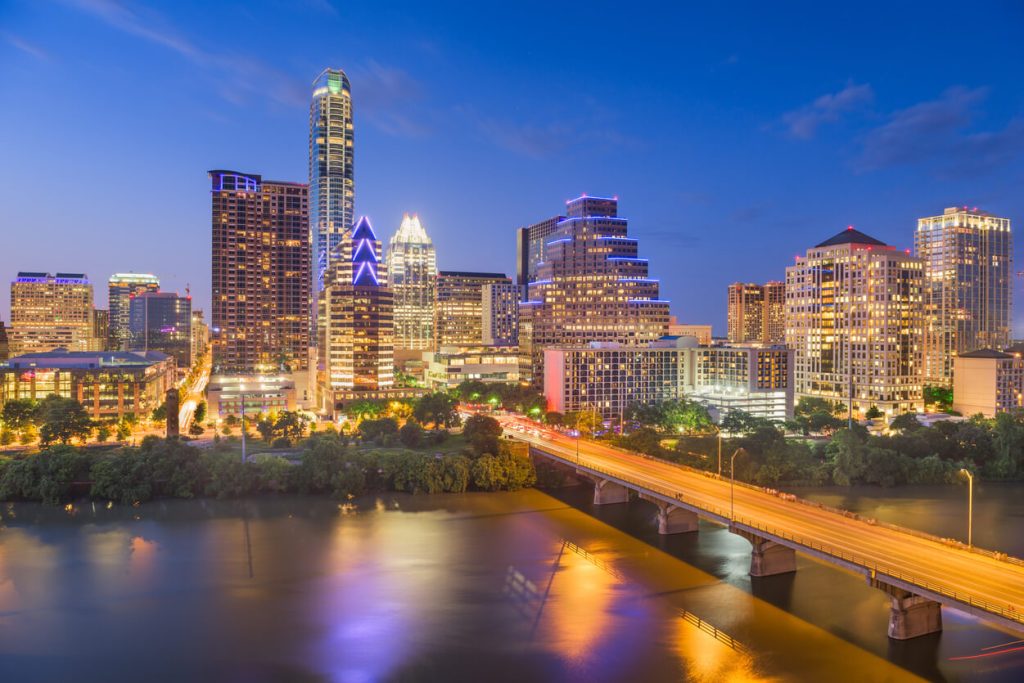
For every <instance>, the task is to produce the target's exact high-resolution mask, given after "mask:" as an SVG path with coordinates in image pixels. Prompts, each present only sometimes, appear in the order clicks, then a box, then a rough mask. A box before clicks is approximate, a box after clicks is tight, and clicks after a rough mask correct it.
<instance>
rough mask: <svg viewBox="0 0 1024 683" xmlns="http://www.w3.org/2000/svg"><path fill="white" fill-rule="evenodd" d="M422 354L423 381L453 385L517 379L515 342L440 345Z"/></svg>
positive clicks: (430, 384)
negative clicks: (508, 343) (436, 349)
mask: <svg viewBox="0 0 1024 683" xmlns="http://www.w3.org/2000/svg"><path fill="white" fill-rule="evenodd" d="M423 355H424V361H425V368H424V375H425V380H426V385H427V387H428V388H430V389H432V390H440V389H454V388H456V387H457V386H459V384H461V383H462V382H466V381H468V380H474V381H478V382H501V383H513V384H514V383H517V382H519V350H518V349H517V348H516V347H515V346H443V347H441V349H439V350H438V351H429V352H427V353H425V354H423Z"/></svg>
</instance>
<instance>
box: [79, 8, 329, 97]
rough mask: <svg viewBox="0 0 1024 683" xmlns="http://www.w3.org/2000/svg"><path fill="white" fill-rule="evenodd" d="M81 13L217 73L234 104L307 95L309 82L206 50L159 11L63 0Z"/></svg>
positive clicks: (249, 59) (223, 91)
mask: <svg viewBox="0 0 1024 683" xmlns="http://www.w3.org/2000/svg"><path fill="white" fill-rule="evenodd" d="M65 2H66V3H67V4H68V5H70V6H72V7H75V8H76V9H78V10H81V11H82V12H85V13H87V14H89V15H91V16H93V17H94V18H96V19H98V20H100V21H102V22H104V23H106V24H107V25H108V26H110V27H112V28H115V29H117V30H119V31H121V32H122V33H126V34H128V35H131V36H135V37H136V38H139V39H141V40H144V41H146V42H148V43H151V44H153V45H157V46H160V47H163V48H166V49H168V50H171V51H172V52H175V53H177V54H178V55H180V56H181V57H183V58H184V59H187V60H188V61H190V62H192V63H193V64H195V65H196V66H197V67H200V68H201V69H203V70H205V71H207V72H210V73H212V74H214V75H215V76H217V80H218V82H219V83H221V84H222V85H221V87H220V94H221V96H223V97H224V99H226V100H228V101H230V102H234V103H244V102H247V101H249V100H250V99H251V98H253V97H269V98H270V99H272V100H275V101H277V102H279V103H282V104H286V105H295V104H301V103H305V102H306V99H307V98H308V95H309V93H308V90H309V88H308V83H305V82H304V81H302V80H301V79H297V78H295V77H294V76H291V75H289V74H286V73H284V72H282V71H279V70H278V69H275V68H273V67H271V66H269V65H267V64H265V63H263V62H261V61H260V60H258V59H255V58H253V57H251V56H248V55H238V54H229V53H220V52H214V51H211V50H207V49H206V48H204V47H202V46H201V45H199V44H197V43H196V42H195V41H193V40H192V39H190V38H189V37H188V36H186V35H185V34H184V33H182V32H181V31H179V30H177V29H176V28H175V27H174V26H172V25H171V24H170V23H169V22H168V21H167V20H166V19H165V18H164V17H163V16H162V15H160V14H159V13H158V12H156V11H154V10H152V9H150V8H147V7H143V6H140V5H132V6H129V5H126V4H124V3H122V2H118V0H65Z"/></svg>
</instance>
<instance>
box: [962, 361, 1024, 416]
mask: <svg viewBox="0 0 1024 683" xmlns="http://www.w3.org/2000/svg"><path fill="white" fill-rule="evenodd" d="M1022 355H1024V346H1011V347H1010V348H1007V349H1006V350H1005V351H997V350H996V349H978V350H976V351H965V352H964V353H961V354H958V355H957V356H955V357H954V358H953V410H955V411H956V412H958V413H960V414H961V415H964V416H965V417H972V416H974V415H977V414H978V413H981V414H982V415H983V416H985V417H987V418H989V419H991V418H994V417H995V416H996V415H997V414H998V413H1008V412H1013V411H1020V410H1024V358H1022Z"/></svg>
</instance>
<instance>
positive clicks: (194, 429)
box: [188, 420, 204, 436]
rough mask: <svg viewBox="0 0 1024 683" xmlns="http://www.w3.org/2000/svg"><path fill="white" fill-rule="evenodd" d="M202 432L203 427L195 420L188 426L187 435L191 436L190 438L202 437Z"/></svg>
mask: <svg viewBox="0 0 1024 683" xmlns="http://www.w3.org/2000/svg"><path fill="white" fill-rule="evenodd" d="M203 431H204V430H203V425H202V424H200V423H199V422H196V421H195V420H193V421H192V424H190V425H189V427H188V433H189V434H191V435H192V436H202V435H203Z"/></svg>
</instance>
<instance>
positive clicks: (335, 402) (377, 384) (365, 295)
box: [317, 216, 394, 413]
mask: <svg viewBox="0 0 1024 683" xmlns="http://www.w3.org/2000/svg"><path fill="white" fill-rule="evenodd" d="M381 257H382V250H381V243H380V240H378V239H377V236H376V235H375V234H374V232H373V228H372V227H371V226H370V221H369V220H367V219H366V217H365V216H364V217H363V218H360V219H359V222H358V223H357V224H356V226H355V228H353V230H352V232H351V233H350V234H349V236H348V237H347V239H345V240H344V241H343V242H342V243H341V245H340V247H339V250H338V254H337V255H336V258H334V260H333V261H332V264H331V268H330V270H329V271H328V273H327V276H326V279H325V282H326V285H325V287H324V291H323V296H322V297H320V307H321V308H320V315H319V316H318V321H319V325H320V341H319V343H318V345H317V346H318V349H319V351H320V354H321V360H320V365H321V366H322V367H323V368H324V370H323V375H322V377H321V389H320V398H321V407H322V408H323V409H324V410H326V411H328V412H331V413H334V412H337V411H338V410H340V409H341V408H342V407H343V406H344V404H345V403H346V402H348V401H350V400H352V399H354V398H359V397H366V398H382V397H384V396H386V395H387V393H388V391H389V390H390V389H392V387H393V386H394V317H393V316H394V313H393V310H394V295H393V294H392V292H391V289H390V288H389V287H388V280H387V269H386V267H385V265H384V264H383V263H382V262H381Z"/></svg>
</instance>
